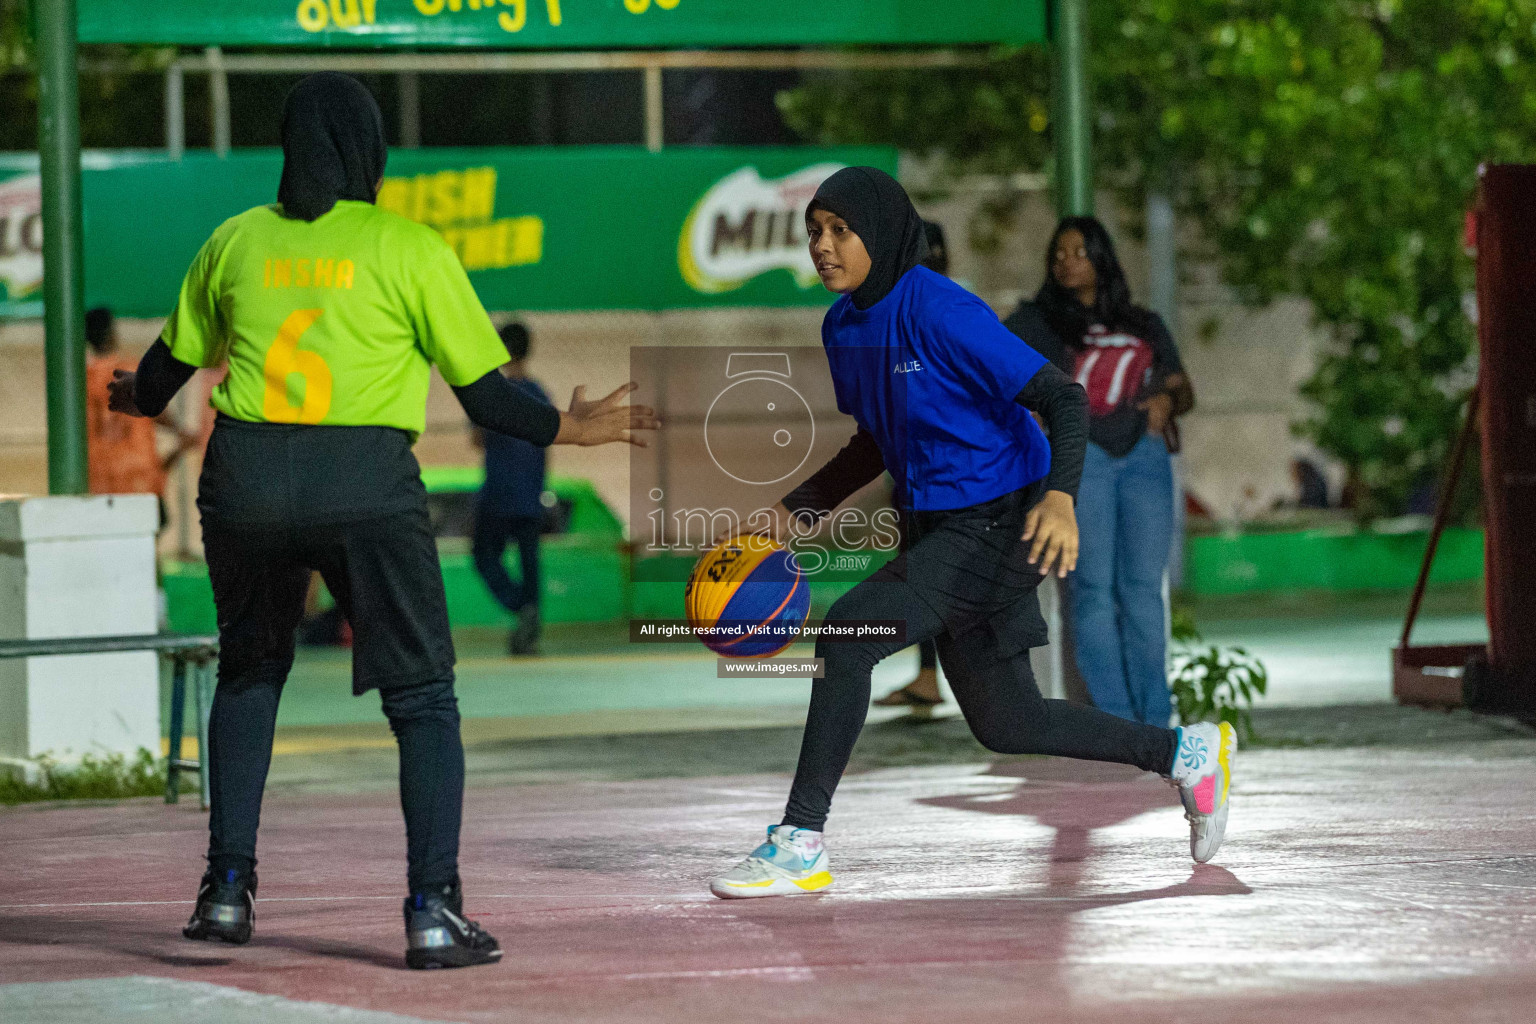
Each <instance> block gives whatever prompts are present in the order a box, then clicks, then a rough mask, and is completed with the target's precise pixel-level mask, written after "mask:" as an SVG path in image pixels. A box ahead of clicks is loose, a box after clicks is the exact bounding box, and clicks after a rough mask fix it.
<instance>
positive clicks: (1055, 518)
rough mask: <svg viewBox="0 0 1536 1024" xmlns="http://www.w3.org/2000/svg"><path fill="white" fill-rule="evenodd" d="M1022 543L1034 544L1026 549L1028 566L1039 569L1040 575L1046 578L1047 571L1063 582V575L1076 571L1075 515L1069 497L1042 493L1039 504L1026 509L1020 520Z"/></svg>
mask: <svg viewBox="0 0 1536 1024" xmlns="http://www.w3.org/2000/svg"><path fill="white" fill-rule="evenodd" d="M1020 540H1023V541H1025V542H1029V541H1034V544H1033V545H1032V546H1031V547H1030V549H1029V564H1030V565H1036V564H1038V565H1039V566H1040V575H1042V576H1049V575H1050V574H1051V569H1052V568H1053V567H1054V568H1055V569H1056V575H1057V576H1059V577H1061V578H1063V579H1065V578H1066V575H1067V573H1069V572H1071V571H1072V570H1073V569H1076V568H1077V514H1076V512H1075V511H1074V510H1073V507H1072V496H1071V495H1070V494H1067V493H1066V492H1065V491H1046V492H1045V497H1043V498H1041V499H1040V504H1038V505H1036V506H1035V507H1034V508H1032V509H1030V510H1029V515H1027V516H1026V517H1025V518H1024V536H1023V537H1021V538H1020Z"/></svg>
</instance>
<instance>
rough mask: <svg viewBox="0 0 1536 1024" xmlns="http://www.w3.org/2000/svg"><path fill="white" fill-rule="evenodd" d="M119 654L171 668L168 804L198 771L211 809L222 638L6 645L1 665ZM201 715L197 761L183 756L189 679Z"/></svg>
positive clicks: (165, 636)
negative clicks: (149, 655) (148, 656)
mask: <svg viewBox="0 0 1536 1024" xmlns="http://www.w3.org/2000/svg"><path fill="white" fill-rule="evenodd" d="M119 651H154V652H156V653H158V654H159V655H160V656H161V657H163V658H166V659H168V660H169V661H170V663H171V741H170V751H169V756H168V757H167V759H166V773H165V802H166V803H168V804H174V803H176V802H177V800H179V799H180V797H181V773H182V772H183V771H194V772H197V774H198V776H199V781H200V782H201V783H202V807H203V810H205V811H206V810H207V809H208V798H209V792H208V786H209V784H208V772H207V771H206V770H205V766H206V765H207V763H208V715H209V712H211V711H212V710H213V683H214V669H215V667H216V666H217V664H218V660H219V638H218V637H216V636H180V635H176V634H169V633H161V634H148V635H145V636H91V637H69V638H60V639H56V640H0V659H5V658H48V657H60V656H67V655H72V654H110V653H114V652H119ZM189 669H190V671H191V675H192V692H193V698H194V702H195V705H196V713H197V757H198V759H197V760H196V761H192V760H188V759H186V758H183V757H182V756H181V734H182V731H183V730H184V729H185V727H186V704H187V675H188V670H189Z"/></svg>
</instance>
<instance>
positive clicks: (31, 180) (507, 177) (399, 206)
mask: <svg viewBox="0 0 1536 1024" xmlns="http://www.w3.org/2000/svg"><path fill="white" fill-rule="evenodd" d="M849 164H869V165H873V166H876V167H882V168H885V169H886V170H889V171H891V172H893V173H894V172H895V170H896V154H895V152H894V151H893V150H889V149H874V148H839V149H822V148H810V147H807V148H798V147H794V148H790V147H785V148H752V147H744V148H708V149H674V150H666V151H663V152H661V153H648V152H646V151H645V150H643V149H639V148H636V147H628V146H622V147H621V146H611V147H610V146H601V147H574V146H564V147H554V148H532V147H530V148H517V149H512V148H502V149H421V150H400V151H397V152H395V153H393V154H391V156H390V160H389V168H388V174H387V177H386V178H385V180H384V186H383V188H382V190H381V191H380V193H379V205H380V206H382V207H384V208H386V209H389V210H393V211H395V212H396V213H399V214H401V215H402V216H406V217H409V218H411V219H412V220H416V221H420V222H422V223H424V224H429V225H431V226H432V227H434V228H436V229H437V230H438V231H440V232H442V234H443V237H445V238H446V239H447V240H448V241H449V243H450V244H451V245H453V247H454V249H455V250H456V251H457V252H458V254H459V258H460V259H461V260H463V262H464V266H465V268H466V269H467V270H469V272H470V280H472V281H473V282H474V283H475V287H476V289H477V290H478V291H479V293H480V297H481V299H482V300H483V301H484V302H485V304H486V306H487V307H488V308H489V309H492V310H528V309H537V310H580V309H640V310H658V309H676V308H687V307H700V306H720V305H733V306H795V305H824V304H826V303H827V302H828V300H829V296H828V295H827V293H826V292H825V291H824V290H823V289H822V287H821V285H820V283H819V282H818V281H817V279H816V274H815V270H814V268H813V267H812V266H811V262H810V256H809V253H808V252H807V251H806V246H805V227H804V221H803V218H804V211H805V206H806V204H807V203H809V202H810V199H811V196H812V195H813V194H814V193H815V191H816V187H817V185H819V184H820V183H821V181H822V180H823V179H824V178H825V177H826V176H827V175H829V174H831V173H832V172H833V171H835V170H837V169H838V168H839V167H843V166H847V165H849ZM281 170H282V155H281V154H280V153H278V152H275V151H268V150H257V151H250V150H247V151H242V152H238V153H236V154H234V155H232V156H230V157H227V158H225V159H218V158H215V157H213V156H211V155H208V154H189V155H188V156H187V157H186V158H185V159H183V160H180V161H171V160H167V159H165V158H164V157H163V156H160V155H158V154H131V153H130V154H88V155H87V158H86V161H85V171H84V176H83V177H84V188H85V284H86V300H87V302H88V303H89V304H91V305H107V306H111V307H113V308H114V309H115V310H117V311H118V313H120V314H122V315H125V316H142V317H153V316H164V315H166V314H167V313H169V312H170V309H171V305H172V303H173V302H174V301H175V298H176V294H177V290H178V289H179V288H180V286H181V279H182V276H183V275H184V274H185V273H186V269H187V267H188V265H189V264H190V263H191V262H192V258H193V256H195V255H196V254H197V250H198V248H199V247H200V246H201V245H202V243H203V241H204V240H205V239H206V238H207V237H208V235H209V234H210V233H211V232H212V231H213V229H214V228H216V227H217V226H218V225H219V224H220V223H222V222H223V221H224V220H225V219H226V218H228V217H230V216H232V215H233V214H236V213H239V212H240V211H242V210H245V209H248V208H250V207H252V206H259V205H261V204H263V203H270V202H272V201H273V200H274V198H275V197H276V194H277V182H278V178H279V176H280V173H281ZM38 210H39V204H38V179H37V160H36V158H35V157H30V156H23V157H9V158H0V317H18V316H37V315H39V311H40V305H39V300H40V298H41V295H42V288H41V286H42V275H43V265H42V228H41V223H42V222H41V218H40V217H39V216H38Z"/></svg>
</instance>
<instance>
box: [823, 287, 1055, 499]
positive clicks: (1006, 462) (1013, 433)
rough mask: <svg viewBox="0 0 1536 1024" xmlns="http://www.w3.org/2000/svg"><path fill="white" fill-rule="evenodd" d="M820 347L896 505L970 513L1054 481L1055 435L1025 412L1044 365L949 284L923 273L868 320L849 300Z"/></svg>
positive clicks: (837, 308) (841, 303)
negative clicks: (877, 455)
mask: <svg viewBox="0 0 1536 1024" xmlns="http://www.w3.org/2000/svg"><path fill="white" fill-rule="evenodd" d="M821 341H822V344H823V345H824V346H825V347H826V350H827V362H828V363H829V364H830V365H831V368H832V382H833V386H834V387H835V388H836V391H837V407H838V409H840V410H841V411H842V412H844V413H846V414H847V415H850V416H852V417H853V418H854V419H855V420H857V421H858V423H859V425H860V426H861V427H863V428H864V429H865V430H867V431H869V432H870V434H872V435H874V438H875V441H876V442H877V443H878V444H879V445H880V452H881V454H882V455H883V456H884V458H885V468H886V469H887V470H889V471H890V473H891V476H892V477H893V478H894V479H895V482H896V490H895V500H896V502H897V504H899V505H901V506H903V507H905V508H910V509H916V510H920V511H940V510H945V509H957V508H965V507H967V506H970V505H979V504H981V503H982V502H985V501H991V500H992V499H993V498H998V497H1001V496H1002V495H1004V494H1008V493H1010V492H1012V491H1016V490H1018V489H1019V488H1020V487H1024V486H1026V485H1028V484H1032V483H1034V482H1035V481H1036V480H1040V479H1042V478H1044V477H1045V476H1046V475H1047V474H1048V473H1049V472H1050V468H1051V451H1050V447H1049V445H1048V444H1047V443H1046V440H1045V435H1044V434H1043V433H1041V431H1040V428H1039V426H1037V425H1036V424H1035V420H1034V417H1032V416H1030V415H1029V413H1028V412H1026V411H1025V410H1024V409H1023V408H1021V407H1020V406H1019V405H1017V404H1016V403H1015V402H1014V399H1015V398H1016V397H1017V396H1018V394H1019V392H1020V391H1022V390H1023V389H1024V385H1025V384H1027V383H1029V380H1030V378H1032V377H1033V376H1034V375H1035V374H1036V373H1038V372H1039V370H1040V368H1041V367H1042V366H1044V365H1045V362H1046V361H1045V357H1044V356H1042V355H1040V354H1039V353H1038V352H1036V351H1035V350H1034V349H1032V348H1030V347H1029V346H1028V345H1025V344H1024V343H1023V342H1021V341H1019V339H1018V338H1017V337H1016V336H1015V335H1014V334H1013V332H1011V331H1009V330H1008V329H1007V328H1006V327H1004V326H1003V325H1002V323H1001V322H999V320H998V319H997V314H996V313H994V312H992V309H991V308H990V307H989V306H988V305H987V304H986V303H984V302H982V301H981V300H980V299H978V298H977V297H976V296H974V295H972V294H971V293H970V292H968V291H966V290H965V289H964V288H962V287H960V286H959V285H958V284H955V283H954V282H953V281H951V280H949V279H948V278H947V277H944V276H943V275H941V274H936V273H934V272H933V271H931V270H929V269H927V268H926V267H916V268H914V269H912V270H909V271H908V272H907V273H906V274H904V275H903V276H902V278H901V280H899V281H898V282H896V287H895V288H893V289H892V290H891V293H890V294H889V295H887V296H886V297H885V298H883V299H881V300H880V301H879V302H877V303H875V304H874V305H873V306H871V307H869V308H868V309H865V310H861V309H859V308H858V307H856V306H855V305H854V304H853V300H852V298H850V297H849V296H847V295H844V296H843V297H842V298H840V299H838V300H837V301H836V302H835V303H833V304H832V308H831V309H830V310H828V311H827V317H826V320H824V321H823V322H822V326H821Z"/></svg>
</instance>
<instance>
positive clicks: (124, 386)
mask: <svg viewBox="0 0 1536 1024" xmlns="http://www.w3.org/2000/svg"><path fill="white" fill-rule="evenodd" d="M133 379H134V374H133V373H132V371H129V370H113V371H112V379H111V380H110V381H108V382H107V408H108V409H111V410H112V411H113V412H120V413H123V414H124V415H126V416H141V417H142V416H143V415H144V414H143V413H142V412H140V411H139V405H138V402H137V401H135V400H134V397H133Z"/></svg>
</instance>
